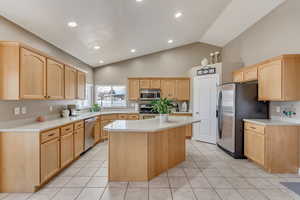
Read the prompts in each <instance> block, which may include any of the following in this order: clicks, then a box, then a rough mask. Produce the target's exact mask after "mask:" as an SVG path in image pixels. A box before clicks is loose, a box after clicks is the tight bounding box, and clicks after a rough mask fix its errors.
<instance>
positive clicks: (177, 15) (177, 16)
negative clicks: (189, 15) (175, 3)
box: [174, 12, 182, 18]
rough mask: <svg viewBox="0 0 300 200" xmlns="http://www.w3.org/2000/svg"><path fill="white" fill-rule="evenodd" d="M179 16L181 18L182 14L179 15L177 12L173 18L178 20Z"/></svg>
mask: <svg viewBox="0 0 300 200" xmlns="http://www.w3.org/2000/svg"><path fill="white" fill-rule="evenodd" d="M181 16H182V13H181V12H177V13H175V15H174V17H175V18H179V17H181Z"/></svg>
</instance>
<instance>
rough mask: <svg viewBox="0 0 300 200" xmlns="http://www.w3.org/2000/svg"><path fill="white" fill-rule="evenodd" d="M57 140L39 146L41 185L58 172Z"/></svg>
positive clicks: (58, 146)
mask: <svg viewBox="0 0 300 200" xmlns="http://www.w3.org/2000/svg"><path fill="white" fill-rule="evenodd" d="M59 153H60V144H59V138H55V139H52V140H50V141H47V142H45V143H43V144H41V161H40V164H41V181H40V182H41V183H44V182H46V181H47V180H49V179H50V178H51V177H52V176H54V175H55V174H56V173H57V172H58V171H59V170H60V165H59Z"/></svg>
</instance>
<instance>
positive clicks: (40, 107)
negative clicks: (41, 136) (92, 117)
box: [0, 100, 81, 123]
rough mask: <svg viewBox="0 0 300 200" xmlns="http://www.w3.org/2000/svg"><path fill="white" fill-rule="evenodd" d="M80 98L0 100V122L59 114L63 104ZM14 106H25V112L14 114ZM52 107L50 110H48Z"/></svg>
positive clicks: (76, 101) (77, 101)
mask: <svg viewBox="0 0 300 200" xmlns="http://www.w3.org/2000/svg"><path fill="white" fill-rule="evenodd" d="M80 102H81V101H80V100H21V101H0V111H1V115H0V122H1V123H3V122H6V121H7V122H8V121H11V120H20V119H29V118H36V117H38V116H40V115H43V116H48V115H59V114H60V111H61V110H62V108H63V106H65V105H68V104H77V103H80ZM15 107H20V108H21V107H26V114H21V113H20V114H19V115H15V114H14V108H15ZM50 107H52V111H50Z"/></svg>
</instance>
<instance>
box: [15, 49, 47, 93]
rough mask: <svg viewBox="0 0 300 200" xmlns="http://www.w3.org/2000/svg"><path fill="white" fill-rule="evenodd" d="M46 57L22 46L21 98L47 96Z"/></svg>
mask: <svg viewBox="0 0 300 200" xmlns="http://www.w3.org/2000/svg"><path fill="white" fill-rule="evenodd" d="M46 66H47V65H46V58H45V57H44V56H41V55H39V54H36V53H34V52H32V51H29V50H27V49H24V48H21V63H20V98H21V99H45V98H46Z"/></svg>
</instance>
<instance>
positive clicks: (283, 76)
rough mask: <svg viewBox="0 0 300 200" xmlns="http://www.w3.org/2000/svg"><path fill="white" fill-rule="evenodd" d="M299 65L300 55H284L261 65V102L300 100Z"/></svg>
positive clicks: (259, 95)
mask: <svg viewBox="0 0 300 200" xmlns="http://www.w3.org/2000/svg"><path fill="white" fill-rule="evenodd" d="M299 65H300V56H299V55H283V56H279V57H276V58H272V59H270V60H267V61H265V62H263V63H262V64H260V65H259V67H258V98H259V100H261V101H297V100H300V90H299V87H300V80H299V76H300V67H299Z"/></svg>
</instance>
